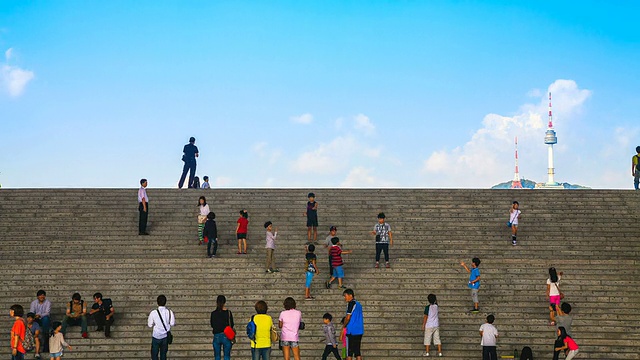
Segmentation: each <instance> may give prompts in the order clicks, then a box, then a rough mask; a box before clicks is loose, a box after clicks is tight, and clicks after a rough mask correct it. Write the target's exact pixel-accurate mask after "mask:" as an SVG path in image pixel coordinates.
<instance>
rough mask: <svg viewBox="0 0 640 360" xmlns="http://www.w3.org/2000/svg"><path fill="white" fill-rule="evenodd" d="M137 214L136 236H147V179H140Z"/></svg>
mask: <svg viewBox="0 0 640 360" xmlns="http://www.w3.org/2000/svg"><path fill="white" fill-rule="evenodd" d="M138 212H140V221H139V222H138V235H149V233H148V232H147V219H148V218H149V197H148V196H147V179H140V189H138Z"/></svg>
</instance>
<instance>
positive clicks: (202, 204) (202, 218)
mask: <svg viewBox="0 0 640 360" xmlns="http://www.w3.org/2000/svg"><path fill="white" fill-rule="evenodd" d="M198 208H199V209H200V213H199V214H198V245H202V243H203V242H204V239H203V235H202V231H203V230H204V224H205V223H206V222H207V215H209V204H207V198H205V197H204V196H200V199H199V200H198Z"/></svg>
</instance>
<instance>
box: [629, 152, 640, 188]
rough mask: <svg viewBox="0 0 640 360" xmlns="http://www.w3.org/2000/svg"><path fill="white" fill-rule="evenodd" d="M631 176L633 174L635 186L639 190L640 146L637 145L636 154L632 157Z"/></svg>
mask: <svg viewBox="0 0 640 360" xmlns="http://www.w3.org/2000/svg"><path fill="white" fill-rule="evenodd" d="M631 176H633V187H634V188H635V189H636V190H638V186H639V184H640V146H636V154H635V155H633V158H631Z"/></svg>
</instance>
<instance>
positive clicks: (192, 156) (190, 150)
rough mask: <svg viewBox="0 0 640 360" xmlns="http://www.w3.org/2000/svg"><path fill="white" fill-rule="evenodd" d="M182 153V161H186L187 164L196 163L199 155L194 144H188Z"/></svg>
mask: <svg viewBox="0 0 640 360" xmlns="http://www.w3.org/2000/svg"><path fill="white" fill-rule="evenodd" d="M182 152H183V153H184V156H183V157H182V160H184V161H185V162H195V161H196V154H197V153H198V147H197V146H195V145H193V144H187V145H185V146H184V149H182Z"/></svg>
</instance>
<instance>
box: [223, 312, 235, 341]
mask: <svg viewBox="0 0 640 360" xmlns="http://www.w3.org/2000/svg"><path fill="white" fill-rule="evenodd" d="M227 312H228V313H229V325H227V326H226V327H225V328H224V330H223V331H222V332H223V333H224V336H226V337H227V339H229V340H231V343H232V344H235V343H236V331H235V330H233V328H232V327H231V311H229V310H227Z"/></svg>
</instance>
